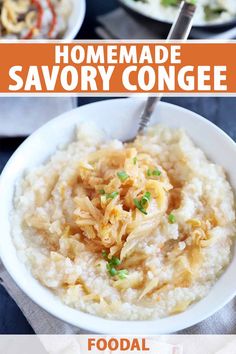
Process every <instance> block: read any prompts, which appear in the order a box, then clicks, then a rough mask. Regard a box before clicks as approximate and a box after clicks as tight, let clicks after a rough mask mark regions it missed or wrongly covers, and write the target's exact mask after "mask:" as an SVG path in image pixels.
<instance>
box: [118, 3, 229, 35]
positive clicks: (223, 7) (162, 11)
mask: <svg viewBox="0 0 236 354" xmlns="http://www.w3.org/2000/svg"><path fill="white" fill-rule="evenodd" d="M119 2H120V3H121V4H122V5H123V6H124V7H125V8H126V9H128V10H129V11H131V12H132V13H133V14H137V15H141V16H144V17H146V18H148V19H150V20H155V21H159V22H162V23H163V24H171V23H172V22H173V20H174V18H175V16H176V14H177V11H178V8H179V5H180V3H181V0H119ZM189 2H191V3H194V4H196V5H197V10H196V14H195V17H194V26H197V27H212V28H214V27H215V28H217V27H225V26H226V27H230V26H233V25H236V1H235V0H189Z"/></svg>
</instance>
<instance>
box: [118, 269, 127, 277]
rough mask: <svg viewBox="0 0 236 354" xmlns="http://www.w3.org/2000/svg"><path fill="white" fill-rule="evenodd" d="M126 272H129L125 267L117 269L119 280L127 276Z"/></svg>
mask: <svg viewBox="0 0 236 354" xmlns="http://www.w3.org/2000/svg"><path fill="white" fill-rule="evenodd" d="M128 274H129V272H128V270H127V269H121V270H118V272H117V275H118V277H119V278H120V279H121V280H123V279H125V278H127V275H128Z"/></svg>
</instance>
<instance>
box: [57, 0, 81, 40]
mask: <svg viewBox="0 0 236 354" xmlns="http://www.w3.org/2000/svg"><path fill="white" fill-rule="evenodd" d="M74 2H79V3H80V5H79V6H80V11H79V13H78V15H77V16H76V21H75V23H74V24H73V26H72V27H71V29H70V30H69V31H66V33H65V35H64V36H63V38H62V39H63V40H73V39H74V38H75V37H76V36H77V34H78V33H79V31H80V29H81V27H82V25H83V22H84V18H85V15H86V0H73V3H74ZM69 21H70V20H69Z"/></svg>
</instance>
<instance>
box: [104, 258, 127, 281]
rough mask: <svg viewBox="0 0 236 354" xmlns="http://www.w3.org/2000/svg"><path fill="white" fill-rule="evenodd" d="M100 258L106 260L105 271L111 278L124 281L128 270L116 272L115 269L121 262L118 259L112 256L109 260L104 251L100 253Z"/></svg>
mask: <svg viewBox="0 0 236 354" xmlns="http://www.w3.org/2000/svg"><path fill="white" fill-rule="evenodd" d="M102 256H103V257H104V258H105V259H106V260H107V265H106V268H107V271H108V273H109V275H110V276H111V277H114V276H116V275H117V276H118V277H119V278H120V279H125V278H126V277H127V275H128V273H129V272H128V270H126V269H121V270H117V269H116V268H117V267H118V266H119V265H120V264H121V260H120V259H119V258H118V257H115V256H112V258H111V259H109V258H108V257H107V253H106V251H102Z"/></svg>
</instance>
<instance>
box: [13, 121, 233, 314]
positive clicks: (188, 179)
mask: <svg viewBox="0 0 236 354" xmlns="http://www.w3.org/2000/svg"><path fill="white" fill-rule="evenodd" d="M11 218H12V225H14V226H13V228H12V235H13V238H14V243H15V245H16V248H17V250H18V254H19V257H20V258H21V260H22V261H23V262H24V263H25V264H26V266H27V267H28V268H29V270H30V271H31V272H32V274H33V276H34V277H35V278H36V279H38V281H39V282H40V283H41V284H42V285H43V286H45V287H47V288H49V289H50V290H51V291H52V292H53V293H54V294H55V295H56V296H58V297H60V298H61V300H62V301H63V302H64V303H65V304H67V305H68V306H71V307H73V308H76V309H79V310H82V311H85V312H87V313H91V314H95V315H98V316H101V317H106V318H109V319H119V320H145V319H154V318H162V317H165V316H169V315H172V314H175V313H179V312H182V311H184V310H185V309H187V308H188V306H190V305H191V304H193V303H195V302H196V301H199V300H200V299H201V298H203V297H204V296H206V295H207V294H208V292H209V291H210V289H211V287H212V286H213V285H214V283H215V282H216V281H217V279H218V277H219V276H220V275H221V274H222V272H223V271H224V270H225V268H226V267H227V265H228V264H229V262H230V260H231V246H232V243H233V238H234V236H235V225H236V223H235V206H234V196H233V192H232V189H231V186H230V184H229V183H228V181H227V179H226V176H225V173H224V171H223V169H222V168H221V167H220V166H217V165H215V164H213V163H212V162H210V161H209V160H208V159H207V158H206V157H205V155H204V153H203V152H202V151H201V150H200V149H199V148H197V147H196V146H195V145H194V144H193V143H192V141H191V140H190V138H189V137H188V136H187V135H186V133H185V132H184V131H183V130H181V129H178V130H173V129H170V128H167V127H164V126H160V125H158V126H155V127H152V128H149V129H148V130H147V132H146V136H139V137H137V139H136V140H135V142H133V143H131V144H122V143H121V142H120V141H118V140H109V139H108V138H107V137H105V136H104V135H103V134H102V133H101V132H100V131H98V129H97V128H96V127H92V126H91V125H89V124H88V123H86V124H83V125H81V126H79V127H78V129H77V133H76V138H75V139H74V141H73V142H71V143H70V144H69V145H68V146H67V147H66V148H61V149H58V150H57V151H56V152H55V154H54V155H53V156H51V158H50V160H49V161H48V162H46V163H45V164H43V165H41V166H38V167H36V168H34V169H32V170H30V171H27V172H26V173H25V176H24V177H23V178H22V179H21V180H20V181H18V183H17V188H16V193H15V198H14V210H13V212H12V216H11Z"/></svg>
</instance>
